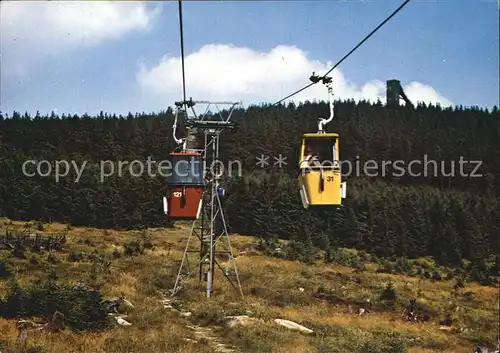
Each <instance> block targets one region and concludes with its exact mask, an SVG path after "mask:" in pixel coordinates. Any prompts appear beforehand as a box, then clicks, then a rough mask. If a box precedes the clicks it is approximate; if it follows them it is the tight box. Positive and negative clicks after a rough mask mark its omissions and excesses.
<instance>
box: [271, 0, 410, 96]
mask: <svg viewBox="0 0 500 353" xmlns="http://www.w3.org/2000/svg"><path fill="white" fill-rule="evenodd" d="M409 2H410V0H406V1H405V2H403V3H402V4H401V5H400V6H399V7H398V8H397V9H396V10H395V11H394V12H393V13H392V14H391V15H390V16H389V17H387V18H386V19H385V20H384V21H383V22H382V23H380V24H379V25H378V26H377V27H376V28H375V29H374V30H373V31H371V33H370V34H368V35H367V36H366V37H365V38H364V39H363V40H362V41H361V42H359V43H358V44H357V45H356V46H355V47H354V48H353V49H352V50H351V51H350V52H349V53H347V54H346V55H344V57H343V58H342V59H340V60H339V62H337V63H336V64H335V65H334V66H333V67H332V68H331V69H330V70H328V72H327V73H326V74H324V75H323V76H327V75H328V74H329V73H330V72H332V71H333V70H334V69H335V68H336V67H337V66H339V65H340V64H341V63H342V62H343V61H344V60H345V59H347V57H349V56H350V55H351V54H352V53H353V52H354V51H355V50H356V49H358V48H359V47H360V46H361V45H362V44H363V43H364V42H366V41H367V40H368V38H370V37H371V36H372V35H373V34H375V32H377V31H378V30H379V29H380V28H381V27H382V26H383V25H385V24H386V23H387V22H388V21H389V20H390V19H391V18H392V17H394V16H395V15H396V14H397V13H398V12H399V11H401V9H402V8H403V7H405V6H406V4H408V3H409ZM317 82H319V81H316V82H311V83H310V84H308V85H307V86H305V87H302V88H301V89H299V90H297V91H295V92H294V93H292V94H290V95H288V96H286V97H285V98H282V99H280V100H279V101H277V102H276V103H274V104H273V105H278V104H280V103H281V102H283V101H284V100H286V99H288V98H290V97H293V96H295V95H296V94H298V93H300V92H302V91H304V90H306V89H307V88H309V87H311V86H312V85H314V84H316V83H317Z"/></svg>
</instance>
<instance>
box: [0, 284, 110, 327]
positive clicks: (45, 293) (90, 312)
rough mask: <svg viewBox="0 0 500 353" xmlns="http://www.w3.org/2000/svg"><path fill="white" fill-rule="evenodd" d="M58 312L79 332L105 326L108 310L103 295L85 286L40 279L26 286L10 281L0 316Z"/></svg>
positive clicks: (40, 315)
mask: <svg viewBox="0 0 500 353" xmlns="http://www.w3.org/2000/svg"><path fill="white" fill-rule="evenodd" d="M55 311H59V312H61V313H62V314H63V315H64V316H65V323H66V324H67V325H68V326H69V327H70V328H71V329H73V330H75V331H84V330H91V331H97V330H102V329H105V328H106V327H107V325H108V321H107V311H106V308H105V307H104V305H103V300H102V297H101V294H100V293H99V292H97V291H93V290H90V289H87V288H84V287H79V286H73V285H58V284H56V283H55V282H54V281H44V282H42V281H38V282H36V283H34V284H33V285H32V286H30V287H28V288H22V287H21V286H20V285H19V283H18V282H17V281H16V280H12V281H11V282H10V293H9V295H8V296H7V298H6V299H5V301H3V302H0V316H1V317H5V318H7V319H10V318H19V317H30V316H33V317H44V318H51V317H52V315H53V314H54V312H55Z"/></svg>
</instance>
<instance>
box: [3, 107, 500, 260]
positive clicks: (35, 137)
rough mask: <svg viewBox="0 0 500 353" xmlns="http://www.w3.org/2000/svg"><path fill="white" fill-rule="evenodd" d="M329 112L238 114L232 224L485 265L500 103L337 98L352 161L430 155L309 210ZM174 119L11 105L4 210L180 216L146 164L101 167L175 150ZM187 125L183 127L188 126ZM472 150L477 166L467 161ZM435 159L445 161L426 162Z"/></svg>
mask: <svg viewBox="0 0 500 353" xmlns="http://www.w3.org/2000/svg"><path fill="white" fill-rule="evenodd" d="M328 114H329V109H328V105H327V103H325V102H319V103H311V102H306V103H303V104H300V105H294V104H289V105H281V106H277V107H271V106H251V107H249V108H247V109H238V110H236V111H235V112H234V113H233V121H234V122H235V123H236V128H235V129H234V130H232V131H226V132H224V133H223V135H222V136H223V137H222V139H221V146H220V154H221V160H222V161H223V162H224V163H229V161H235V160H237V161H240V163H241V166H242V168H243V170H242V173H241V175H239V176H232V177H231V178H227V179H226V180H225V183H224V186H225V187H226V189H227V194H226V196H225V197H224V200H223V202H224V208H225V209H226V213H227V215H228V224H229V227H230V230H231V231H232V232H238V233H242V234H249V235H258V236H261V237H263V238H271V237H280V238H287V239H302V240H303V241H307V242H311V243H312V244H314V246H316V247H319V248H321V249H329V248H331V247H340V246H341V247H354V248H359V249H364V250H366V251H368V252H370V253H373V254H377V255H379V256H385V257H391V256H405V257H418V256H434V257H435V258H436V259H437V261H439V262H440V263H443V264H449V265H458V264H460V263H461V261H463V260H469V261H474V262H476V263H480V262H481V261H483V262H484V261H485V259H488V257H492V256H493V257H494V256H495V254H497V253H498V240H499V239H500V230H499V227H500V201H499V191H500V178H499V176H500V138H499V137H500V136H499V135H500V124H499V122H500V114H499V112H498V108H497V107H495V108H493V109H492V110H487V109H480V108H478V107H465V108H464V107H462V106H458V107H452V108H442V107H440V106H434V105H425V104H420V105H418V106H417V107H416V109H415V110H411V109H409V108H403V107H402V108H396V109H389V108H387V107H385V106H384V105H382V104H381V103H380V102H378V103H369V102H366V101H361V102H357V103H356V102H354V101H352V100H347V101H338V102H336V104H335V117H336V118H335V119H334V120H333V121H332V122H331V123H330V124H329V125H328V126H327V127H326V128H327V130H328V131H335V132H338V133H339V134H340V138H341V144H340V146H341V147H340V148H341V152H340V153H341V159H342V160H343V161H351V162H352V163H353V164H355V163H356V161H358V162H360V163H361V164H363V163H364V162H365V161H368V160H374V161H377V162H378V164H379V165H380V164H381V162H382V161H397V160H400V161H401V162H403V163H404V165H405V166H408V165H409V163H410V162H412V161H415V160H417V161H420V162H419V163H413V166H412V170H411V171H412V173H413V174H412V175H410V174H409V173H405V174H401V173H399V174H398V173H396V172H395V170H394V169H391V168H394V167H391V166H390V165H389V166H388V167H387V168H386V169H385V170H384V174H383V175H381V173H380V172H381V170H380V169H379V173H378V175H376V176H368V175H363V174H362V173H361V175H353V174H351V175H348V176H346V180H347V183H348V189H347V191H348V198H347V199H346V201H345V205H344V207H342V208H341V209H340V210H332V209H329V208H326V209H321V208H320V209H313V210H308V211H306V210H304V209H303V208H302V206H301V202H300V197H299V194H298V187H297V182H296V179H295V176H296V173H297V167H298V159H299V147H300V139H301V135H302V134H303V133H305V132H315V131H316V130H317V121H318V118H319V117H327V116H328ZM173 118H174V114H173V111H172V109H171V108H168V109H167V110H165V111H163V112H160V113H155V114H135V115H133V114H129V115H128V116H116V115H110V114H105V113H104V112H101V114H99V115H98V116H88V115H84V116H77V115H71V116H64V115H63V116H57V115H55V114H52V115H50V116H41V115H40V114H37V115H36V116H33V117H31V116H29V115H28V114H21V113H18V112H14V113H13V114H11V115H10V116H7V115H1V114H0V216H1V215H3V216H6V217H9V218H12V219H19V220H42V221H61V222H68V223H72V224H74V225H83V226H95V227H103V228H142V227H154V226H169V225H171V222H170V221H169V220H167V219H166V218H165V216H164V214H163V210H162V202H161V199H162V197H163V196H164V195H166V193H167V185H166V180H165V178H163V177H161V176H160V175H156V176H151V175H148V173H145V172H144V173H143V175H142V176H139V177H134V176H133V175H131V174H130V170H129V169H127V168H125V169H124V172H123V173H122V175H118V173H117V172H116V170H115V173H113V174H112V175H109V176H107V177H106V178H105V180H102V181H101V180H100V177H99V175H100V173H101V172H102V170H101V167H102V165H101V164H100V163H101V161H114V162H115V164H116V163H117V162H118V161H128V162H131V161H133V160H140V161H143V162H145V161H146V160H147V159H148V157H149V158H150V159H152V160H156V161H161V160H166V159H167V158H168V155H169V153H170V152H172V150H173V149H174V148H175V147H176V146H175V143H174V141H173V139H172V123H173ZM185 131H186V130H185V127H184V126H181V127H180V133H181V134H182V133H185ZM261 154H263V155H266V156H270V158H271V161H272V158H273V156H278V155H280V154H281V155H282V156H284V157H286V161H287V165H286V166H284V167H283V168H276V167H274V169H273V168H267V169H262V168H259V167H257V166H256V157H258V156H260V155H261ZM27 160H36V161H40V160H47V161H49V162H51V163H52V172H53V171H54V168H55V161H57V160H65V161H68V162H69V163H70V167H71V166H77V167H78V166H79V167H81V166H82V165H83V163H85V168H84V171H83V172H81V173H79V170H78V168H76V169H75V168H73V167H72V168H70V170H68V173H67V175H65V176H62V177H61V178H60V179H59V180H58V181H56V180H55V178H54V175H53V174H52V175H49V176H46V177H42V176H40V175H35V176H32V177H29V176H26V175H24V174H23V170H22V166H23V163H24V162H25V161H27ZM461 160H462V161H473V162H474V163H472V162H469V163H466V162H462V167H461V166H460V164H459V162H460V161H461ZM424 161H435V162H434V163H433V162H428V163H427V166H426V165H425V163H424ZM71 163H73V164H71ZM225 165H227V164H225ZM61 166H62V164H61ZM436 166H437V170H436V169H433V168H436ZM47 167H48V165H45V166H44V168H47ZM425 168H427V169H425ZM452 168H455V170H454V176H450V173H451V171H452ZM460 168H462V169H460ZM34 171H36V169H35V165H34V164H32V165H30V173H32V172H34ZM426 171H427V173H424V172H426ZM472 172H474V173H475V174H474V175H471V173H472ZM419 173H420V174H419ZM75 180H78V182H75ZM496 261H497V262H498V259H496Z"/></svg>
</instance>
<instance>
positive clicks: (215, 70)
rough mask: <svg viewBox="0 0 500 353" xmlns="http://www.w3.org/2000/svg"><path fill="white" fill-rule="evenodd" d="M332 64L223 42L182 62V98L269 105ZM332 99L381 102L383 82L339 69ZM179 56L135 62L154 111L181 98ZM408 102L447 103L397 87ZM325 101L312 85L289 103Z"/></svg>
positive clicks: (430, 93) (292, 50)
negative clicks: (360, 81) (360, 80)
mask: <svg viewBox="0 0 500 353" xmlns="http://www.w3.org/2000/svg"><path fill="white" fill-rule="evenodd" d="M331 67H332V63H321V62H319V61H317V60H312V59H310V58H308V56H307V54H306V53H305V52H304V51H302V50H301V49H299V48H297V47H290V46H277V47H276V48H274V49H272V50H271V51H269V52H268V53H262V52H257V51H254V50H251V49H249V48H244V47H236V46H232V45H224V44H210V45H205V46H203V47H202V48H201V49H200V50H199V51H197V52H194V53H192V54H190V55H188V56H187V57H186V58H185V70H186V91H187V92H186V94H187V97H188V98H189V97H193V100H225V101H228V100H231V101H243V103H244V105H249V104H253V103H261V102H268V103H274V102H275V101H277V100H279V99H281V98H283V97H285V96H287V95H289V94H291V93H292V92H294V91H295V90H297V89H299V88H301V87H303V86H305V85H306V84H308V83H309V81H308V78H309V76H310V75H311V74H312V72H313V71H314V72H316V74H319V75H322V74H324V73H326V72H327V71H328V70H329V68H331ZM330 75H331V77H332V78H333V87H334V93H335V96H336V98H341V99H347V98H350V99H355V100H360V99H366V100H370V101H373V102H375V101H377V99H380V100H381V101H382V102H385V82H384V81H379V80H374V81H370V82H367V83H365V84H364V85H363V86H361V87H358V86H356V85H355V84H353V83H350V82H349V81H348V80H347V79H346V78H345V77H344V75H343V74H342V73H341V72H340V71H339V70H334V71H333V72H332V73H331V74H330ZM181 81H182V74H181V62H180V57H172V56H166V57H164V58H162V59H161V60H160V62H159V63H158V64H157V65H156V66H154V67H150V68H148V67H146V66H144V65H143V64H140V68H139V71H138V73H137V82H138V84H139V85H140V87H141V88H142V90H143V94H144V96H149V97H150V98H151V99H152V102H154V103H155V105H156V107H161V106H165V105H167V106H168V105H172V103H173V102H174V101H177V100H182V98H181V97H182V88H181V87H182V86H181ZM403 89H404V90H405V93H406V94H407V96H408V97H409V99H410V100H412V101H413V102H414V103H417V102H418V101H424V102H426V103H428V102H432V103H440V104H441V105H443V106H446V105H451V104H452V102H451V101H450V100H448V99H447V98H445V97H442V96H441V95H440V94H439V93H438V92H436V91H435V90H434V89H433V88H432V87H429V86H426V85H424V84H421V83H418V82H413V83H411V84H410V85H409V86H408V87H406V88H405V87H403ZM306 99H307V100H311V101H313V100H326V99H328V96H327V91H326V88H325V87H324V86H323V85H322V84H321V83H319V84H316V85H313V86H312V87H310V88H309V89H307V90H305V91H302V92H301V93H299V94H297V95H296V96H295V97H293V98H292V100H295V101H304V100H306Z"/></svg>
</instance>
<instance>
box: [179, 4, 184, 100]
mask: <svg viewBox="0 0 500 353" xmlns="http://www.w3.org/2000/svg"><path fill="white" fill-rule="evenodd" d="M179 27H180V37H181V64H182V96H183V98H184V100H183V104H185V103H186V76H185V71H184V33H183V30H182V27H183V26H182V1H181V0H179Z"/></svg>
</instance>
